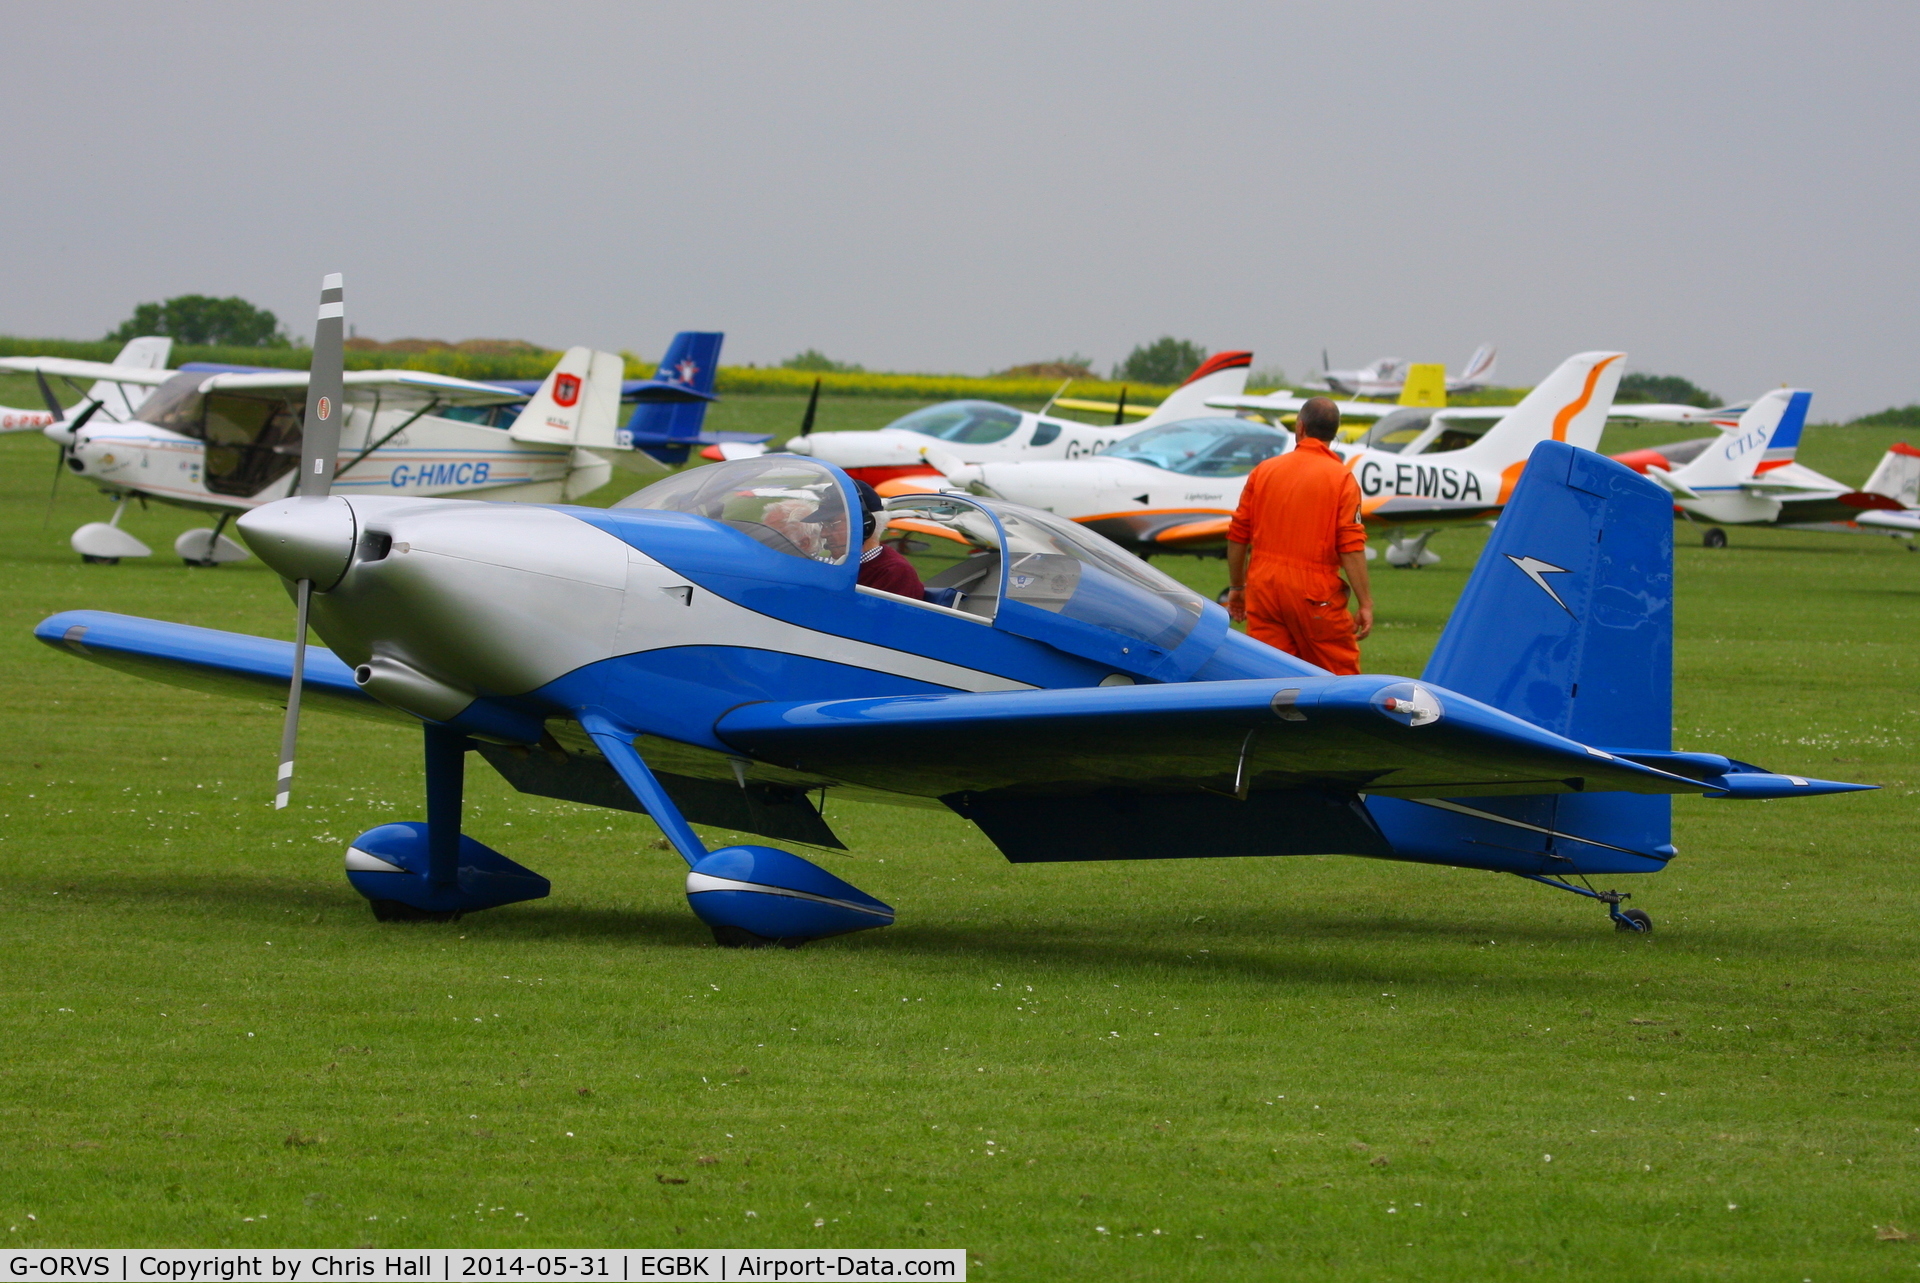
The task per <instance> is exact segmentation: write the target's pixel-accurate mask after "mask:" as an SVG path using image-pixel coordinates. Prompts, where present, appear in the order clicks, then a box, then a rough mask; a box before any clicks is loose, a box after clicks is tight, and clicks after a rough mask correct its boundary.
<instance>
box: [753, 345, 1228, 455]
mask: <svg viewBox="0 0 1920 1283" xmlns="http://www.w3.org/2000/svg"><path fill="white" fill-rule="evenodd" d="M1252 364H1253V353H1251V352H1218V353H1215V354H1214V355H1213V356H1210V357H1208V358H1207V360H1206V361H1205V363H1203V364H1202V365H1201V366H1200V368H1199V369H1197V370H1195V371H1194V372H1193V373H1192V374H1191V375H1189V376H1188V378H1187V381H1186V382H1185V383H1183V384H1181V385H1180V386H1179V387H1178V388H1176V389H1174V391H1173V392H1172V393H1171V394H1170V395H1169V396H1168V397H1167V399H1166V400H1165V401H1163V402H1161V403H1160V406H1159V407H1158V408H1157V409H1155V410H1154V412H1153V413H1152V414H1150V415H1148V416H1147V417H1146V418H1144V419H1142V420H1141V421H1140V422H1139V423H1137V424H1132V425H1124V424H1115V425H1113V426H1104V425H1095V424H1088V423H1079V422H1075V421H1074V420H1072V419H1060V418H1052V417H1050V416H1048V415H1047V414H1046V413H1045V412H1044V409H1043V411H1042V412H1041V413H1039V414H1033V413H1029V412H1027V411H1024V410H1016V409H1014V408H1013V407H1012V406H1007V405H999V404H996V403H995V402H992V401H944V402H942V403H940V404H939V405H930V406H928V407H927V408H925V409H924V410H915V411H914V412H913V413H912V414H909V415H907V416H906V417H904V418H901V419H896V420H894V422H892V423H890V424H888V425H887V426H886V427H884V428H881V429H879V430H878V431H874V432H803V433H802V434H801V435H799V436H796V437H794V438H793V439H792V440H790V441H788V442H787V444H786V447H785V448H786V449H787V450H788V451H789V452H791V453H793V454H800V455H807V456H809V457H812V458H815V459H820V460H822V461H824V462H826V463H831V464H834V465H835V466H836V467H840V468H844V469H846V470H847V472H848V473H849V474H850V475H852V476H855V477H858V478H859V479H860V480H862V481H865V482H867V483H868V484H869V485H879V484H880V483H881V482H883V481H891V480H894V479H895V478H898V477H915V476H931V475H933V473H934V469H933V468H931V467H929V466H928V465H927V462H926V460H925V459H924V458H922V454H923V452H924V451H925V450H926V448H927V447H928V446H929V445H935V444H937V445H939V446H940V447H941V448H942V449H944V450H946V451H948V452H949V453H951V454H952V455H953V456H954V457H955V458H958V459H961V460H963V461H965V462H968V463H985V462H989V461H1002V460H1006V461H1012V460H1021V459H1078V458H1082V457H1084V456H1088V455H1095V454H1099V453H1100V452H1101V451H1102V450H1105V449H1106V448H1107V447H1108V446H1110V445H1112V444H1114V443H1115V442H1117V441H1122V440H1125V439H1126V438H1127V437H1129V436H1131V435H1132V434H1133V433H1135V432H1138V431H1139V430H1140V429H1141V428H1144V427H1152V426H1154V425H1156V424H1161V423H1169V422H1172V421H1173V420H1175V419H1183V418H1187V417H1189V416H1192V415H1195V414H1201V413H1204V412H1205V410H1204V407H1205V405H1206V402H1207V399H1208V398H1209V397H1216V396H1236V395H1238V394H1239V393H1240V392H1242V391H1243V390H1245V388H1246V386H1247V370H1248V368H1249V367H1250V366H1251V365H1252ZM1116 417H1118V416H1116Z"/></svg>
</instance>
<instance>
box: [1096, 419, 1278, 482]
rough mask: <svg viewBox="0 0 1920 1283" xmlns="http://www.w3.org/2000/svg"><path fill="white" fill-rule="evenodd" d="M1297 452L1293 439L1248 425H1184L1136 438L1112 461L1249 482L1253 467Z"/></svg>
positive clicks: (1190, 421) (1171, 425)
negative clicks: (1237, 478) (1239, 478)
mask: <svg viewBox="0 0 1920 1283" xmlns="http://www.w3.org/2000/svg"><path fill="white" fill-rule="evenodd" d="M1292 448H1293V434H1292V433H1291V432H1286V431H1284V430H1282V429H1280V428H1269V427H1267V426H1265V425H1264V424H1259V423H1254V422H1252V421H1251V420H1249V419H1231V418H1226V417H1221V418H1210V419H1182V420H1180V421H1179V422H1178V423H1163V424H1161V425H1160V426H1159V427H1157V428H1148V429H1147V430H1146V431H1145V432H1136V433H1134V434H1133V435H1132V436H1130V437H1128V438H1127V439H1126V440H1124V441H1122V442H1120V443H1118V444H1117V445H1115V446H1114V447H1113V448H1112V449H1110V450H1108V451H1107V458H1109V459H1132V460H1133V461H1134V462H1136V463H1144V464H1148V465H1150V466H1152V467H1155V468H1165V469H1166V470H1167V471H1168V472H1178V473H1181V474H1183V475H1185V476H1189V477H1244V476H1246V475H1247V474H1248V473H1249V472H1252V471H1253V469H1254V465H1255V464H1257V463H1259V462H1260V461H1261V460H1263V459H1271V458H1272V457H1273V456H1274V455H1276V454H1285V453H1286V452H1287V451H1288V450H1290V449H1292Z"/></svg>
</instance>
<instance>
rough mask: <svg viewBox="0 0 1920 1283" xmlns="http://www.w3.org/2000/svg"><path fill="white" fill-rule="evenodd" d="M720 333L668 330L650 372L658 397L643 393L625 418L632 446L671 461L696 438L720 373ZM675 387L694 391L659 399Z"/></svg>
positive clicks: (704, 420)
mask: <svg viewBox="0 0 1920 1283" xmlns="http://www.w3.org/2000/svg"><path fill="white" fill-rule="evenodd" d="M725 338H726V335H725V334H722V333H720V332H718V331H714V330H682V331H681V332H680V333H678V334H676V335H674V336H673V342H671V343H669V344H668V345H667V354H666V355H665V356H663V357H661V358H660V371H659V373H658V374H656V375H655V376H654V383H655V385H656V387H657V389H658V391H659V393H661V394H662V399H656V398H653V397H649V396H647V395H645V394H643V395H642V396H641V398H640V403H639V404H638V405H636V406H634V408H633V417H632V418H630V419H628V420H627V433H628V434H629V439H630V440H631V441H632V443H633V444H634V445H635V446H636V447H637V448H639V449H642V450H645V451H647V452H648V453H650V454H653V455H655V456H656V457H661V458H665V457H667V456H668V455H671V456H673V461H675V462H677V461H679V460H680V459H684V458H686V455H687V447H688V446H690V445H692V444H694V443H695V442H697V441H699V439H700V429H701V426H702V425H703V424H705V422H706V419H707V400H708V398H710V397H711V396H712V394H713V384H714V379H715V378H716V377H717V376H718V375H719V373H720V344H721V342H722V341H723V340H724V339H725ZM676 388H684V389H686V390H688V391H692V392H697V393H699V394H700V396H699V397H697V398H673V399H664V398H666V397H670V396H671V394H672V392H673V391H674V390H675V389H676ZM651 390H652V389H649V391H651Z"/></svg>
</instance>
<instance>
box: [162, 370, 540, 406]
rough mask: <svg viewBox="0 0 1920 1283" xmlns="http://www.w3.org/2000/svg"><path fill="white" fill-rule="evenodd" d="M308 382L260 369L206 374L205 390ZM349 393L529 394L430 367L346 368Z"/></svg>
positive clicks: (420, 398)
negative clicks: (393, 368) (392, 368)
mask: <svg viewBox="0 0 1920 1283" xmlns="http://www.w3.org/2000/svg"><path fill="white" fill-rule="evenodd" d="M306 386H307V372H306V371H305V370H259V371H247V372H245V373H220V374H212V375H209V376H207V379H206V381H205V382H203V383H201V385H200V390H201V391H202V392H277V391H283V390H291V389H295V388H305V387H306ZM346 398H347V400H348V401H349V402H354V403H360V404H364V403H366V402H370V401H373V400H375V399H376V398H378V400H379V401H380V403H381V405H383V406H386V407H390V408H399V407H403V406H407V405H426V404H428V403H429V402H435V401H437V402H439V403H440V404H441V405H510V404H512V403H514V402H516V401H524V400H526V397H525V396H523V395H522V394H520V393H519V392H516V391H514V390H512V389H510V388H503V387H501V386H500V385H498V384H495V383H475V382H473V381H472V380H471V379H456V378H454V377H453V376H452V375H450V374H435V373H433V372H432V371H431V370H348V371H347V374H346Z"/></svg>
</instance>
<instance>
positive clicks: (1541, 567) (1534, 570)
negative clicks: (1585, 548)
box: [1507, 553, 1578, 618]
mask: <svg viewBox="0 0 1920 1283" xmlns="http://www.w3.org/2000/svg"><path fill="white" fill-rule="evenodd" d="M1507 560H1508V561H1511V562H1512V563H1513V564H1514V566H1515V568H1516V569H1518V570H1519V571H1520V573H1521V574H1523V575H1525V576H1526V577H1527V578H1529V579H1531V580H1533V582H1534V586H1535V587H1537V588H1539V589H1540V591H1541V592H1543V593H1545V594H1546V595H1547V596H1549V597H1551V598H1553V604H1554V605H1556V606H1558V607H1559V608H1560V609H1562V610H1564V611H1566V612H1567V614H1569V615H1573V608H1572V607H1570V606H1568V605H1567V603H1566V602H1564V601H1561V600H1560V594H1559V593H1557V592H1555V591H1554V590H1553V586H1552V585H1551V584H1549V583H1548V582H1547V580H1546V576H1548V575H1564V574H1566V573H1567V568H1566V567H1565V566H1556V565H1554V564H1553V563H1552V562H1550V561H1542V560H1540V559H1539V558H1538V557H1516V556H1514V555H1513V554H1512V553H1508V554H1507ZM1574 617H1575V618H1578V616H1574Z"/></svg>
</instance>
